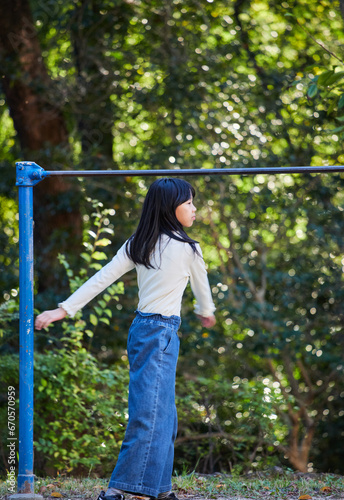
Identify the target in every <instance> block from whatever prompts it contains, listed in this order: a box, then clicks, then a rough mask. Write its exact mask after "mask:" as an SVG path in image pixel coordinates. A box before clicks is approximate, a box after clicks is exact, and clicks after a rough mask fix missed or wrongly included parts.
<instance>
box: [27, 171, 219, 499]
mask: <svg viewBox="0 0 344 500" xmlns="http://www.w3.org/2000/svg"><path fill="white" fill-rule="evenodd" d="M194 195H195V191H194V189H193V187H192V186H191V185H190V184H189V183H188V182H186V181H184V180H181V179H173V178H171V179H168V178H166V179H159V180H156V181H155V182H153V184H152V185H151V186H150V189H149V191H148V193H147V196H146V198H145V201H144V204H143V209H142V215H141V218H140V221H139V224H138V227H137V230H136V232H135V233H134V234H133V235H132V236H131V237H130V238H129V239H128V240H127V241H126V242H125V243H124V245H123V246H122V247H121V248H120V249H119V251H118V252H117V254H116V255H115V257H114V258H113V259H112V260H111V261H110V262H109V263H108V264H107V265H106V266H104V267H103V268H102V269H101V270H100V271H98V272H97V273H96V274H95V275H94V276H93V277H92V278H90V279H89V280H88V281H87V282H86V283H84V284H83V285H82V286H81V287H80V288H79V289H78V290H77V291H76V292H75V293H73V295H71V296H70V297H69V298H68V299H67V300H66V301H64V302H62V303H61V304H59V307H58V308H57V309H54V310H52V311H45V312H43V313H42V314H40V315H39V316H37V318H36V322H35V326H36V328H37V329H38V330H41V329H42V328H45V327H47V326H48V325H49V324H50V323H52V322H53V321H57V320H60V319H63V318H64V317H65V316H66V315H67V314H68V315H70V316H74V315H75V313H76V312H77V311H78V310H79V309H81V308H82V307H83V306H84V305H85V304H87V303H88V302H89V301H90V300H91V299H93V298H94V297H95V296H96V295H97V294H99V293H100V292H102V291H103V290H104V289H105V288H106V287H108V286H109V285H111V284H112V283H113V282H114V281H116V280H117V279H118V278H120V277H121V276H122V275H123V274H124V273H126V272H127V271H130V270H131V269H133V268H134V267H135V268H136V272H137V280H138V288H139V303H138V306H137V311H136V317H135V319H134V321H133V323H132V325H131V327H130V330H129V335H128V346H127V350H128V359H129V365H130V381H129V402H128V405H129V421H128V426H127V429H126V433H125V437H124V441H123V444H122V447H121V450H120V453H119V457H118V461H117V464H116V467H115V469H114V471H113V473H112V476H111V479H110V483H109V487H108V490H107V491H106V493H104V492H103V491H102V492H101V494H100V495H99V497H98V500H124V493H125V492H128V493H132V494H141V495H146V496H150V497H153V498H159V499H165V498H167V499H169V500H176V498H177V497H176V496H175V495H174V493H172V492H171V487H172V485H171V477H172V472H173V456H174V441H175V438H176V433H177V412H176V407H175V375H176V365H177V358H178V352H179V337H178V335H177V332H178V328H179V326H180V308H181V300H182V295H183V292H184V290H185V287H186V285H187V283H188V280H189V279H190V284H191V287H192V290H193V293H194V295H195V297H196V301H197V302H196V305H195V312H196V314H197V315H198V316H199V318H200V320H201V323H202V325H203V326H204V327H212V326H213V325H215V317H214V315H213V312H214V310H215V307H214V304H213V301H212V297H211V291H210V287H209V283H208V278H207V272H206V268H205V264H204V261H203V258H202V253H201V249H200V247H199V245H198V243H197V242H196V241H195V240H193V239H191V238H190V237H189V236H188V235H187V234H186V232H185V231H184V227H191V226H192V224H193V222H194V220H195V212H196V208H195V206H194V204H193V197H194ZM177 500H178V499H177Z"/></svg>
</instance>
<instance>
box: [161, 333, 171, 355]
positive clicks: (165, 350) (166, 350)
mask: <svg viewBox="0 0 344 500" xmlns="http://www.w3.org/2000/svg"><path fill="white" fill-rule="evenodd" d="M173 335H174V333H173V332H172V333H171V335H170V337H169V338H168V339H167V344H166V347H165V348H164V349H163V351H162V352H163V353H165V354H166V353H168V352H169V351H170V350H171V347H172V343H173V342H172V341H173Z"/></svg>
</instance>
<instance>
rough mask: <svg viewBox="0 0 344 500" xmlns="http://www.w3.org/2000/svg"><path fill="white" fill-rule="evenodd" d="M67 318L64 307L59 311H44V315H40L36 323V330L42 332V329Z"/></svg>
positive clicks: (59, 308)
mask: <svg viewBox="0 0 344 500" xmlns="http://www.w3.org/2000/svg"><path fill="white" fill-rule="evenodd" d="M66 316H67V313H66V311H65V310H64V309H62V307H58V308H57V309H53V310H51V311H44V312H43V313H42V314H39V315H38V316H37V318H36V321H35V328H36V330H42V328H46V327H47V326H49V325H50V323H53V322H54V321H58V320H60V319H63V318H65V317H66Z"/></svg>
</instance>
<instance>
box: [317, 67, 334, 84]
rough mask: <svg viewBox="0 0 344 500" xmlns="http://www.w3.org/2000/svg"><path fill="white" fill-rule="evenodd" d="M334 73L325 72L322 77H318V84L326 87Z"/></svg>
mask: <svg viewBox="0 0 344 500" xmlns="http://www.w3.org/2000/svg"><path fill="white" fill-rule="evenodd" d="M333 73H334V72H333V71H332V70H331V71H324V72H323V73H321V75H319V76H318V84H319V85H321V86H322V85H326V82H327V80H328V79H329V78H330V77H331V76H332V75H333Z"/></svg>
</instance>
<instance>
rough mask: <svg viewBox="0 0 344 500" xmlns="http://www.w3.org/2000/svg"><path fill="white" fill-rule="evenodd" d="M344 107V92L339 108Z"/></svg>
mask: <svg viewBox="0 0 344 500" xmlns="http://www.w3.org/2000/svg"><path fill="white" fill-rule="evenodd" d="M343 107H344V94H342V95H341V96H340V98H339V101H338V109H342V108H343Z"/></svg>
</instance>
